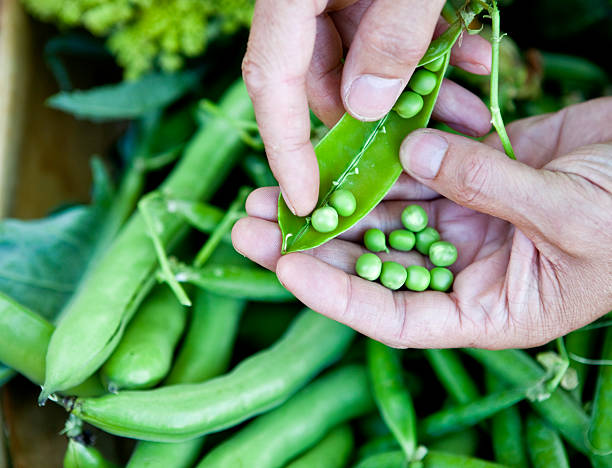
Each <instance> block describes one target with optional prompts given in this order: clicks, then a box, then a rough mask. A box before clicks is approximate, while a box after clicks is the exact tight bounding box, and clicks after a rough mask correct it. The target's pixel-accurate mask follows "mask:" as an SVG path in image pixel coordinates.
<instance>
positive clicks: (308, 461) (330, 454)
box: [286, 425, 355, 468]
mask: <svg viewBox="0 0 612 468" xmlns="http://www.w3.org/2000/svg"><path fill="white" fill-rule="evenodd" d="M354 444H355V442H354V440H353V433H352V431H351V428H350V427H349V426H347V425H344V426H338V427H336V428H335V429H332V430H331V431H330V432H329V433H328V434H327V435H326V436H325V437H324V438H323V440H321V442H319V443H318V444H317V445H315V446H314V447H313V448H311V449H310V450H308V451H307V452H305V453H304V454H302V455H300V456H299V457H298V458H296V459H295V460H293V461H292V462H291V463H289V464H288V465H287V466H286V468H313V467H317V468H343V467H345V466H346V464H347V463H348V460H349V457H350V456H351V452H352V451H353V446H354Z"/></svg>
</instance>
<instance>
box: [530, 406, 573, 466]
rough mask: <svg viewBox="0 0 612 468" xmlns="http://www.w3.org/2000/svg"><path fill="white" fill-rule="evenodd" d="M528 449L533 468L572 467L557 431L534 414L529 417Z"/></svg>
mask: <svg viewBox="0 0 612 468" xmlns="http://www.w3.org/2000/svg"><path fill="white" fill-rule="evenodd" d="M527 447H528V448H529V458H530V459H531V465H532V466H533V468H549V467H551V466H554V467H555V468H556V467H559V468H569V466H570V465H569V460H568V459H567V453H565V448H564V447H563V442H561V437H559V434H558V433H557V431H555V430H554V429H553V428H551V427H550V426H548V425H547V424H546V423H545V422H544V421H542V420H541V419H540V418H538V417H537V416H534V415H532V414H530V415H529V416H527Z"/></svg>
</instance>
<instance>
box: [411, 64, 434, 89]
mask: <svg viewBox="0 0 612 468" xmlns="http://www.w3.org/2000/svg"><path fill="white" fill-rule="evenodd" d="M437 81H438V79H437V78H436V74H435V73H433V72H430V71H429V70H424V69H422V68H421V69H420V70H417V71H415V72H414V74H413V75H412V78H410V81H409V82H408V86H410V87H411V88H412V89H413V90H414V91H416V92H417V93H419V94H420V95H421V96H427V95H428V94H429V93H431V92H432V91H433V90H434V89H435V88H436V84H437Z"/></svg>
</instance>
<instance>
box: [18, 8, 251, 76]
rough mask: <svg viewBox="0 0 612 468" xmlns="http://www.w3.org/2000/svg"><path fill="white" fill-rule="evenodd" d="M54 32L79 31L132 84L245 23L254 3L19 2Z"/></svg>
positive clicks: (170, 67) (172, 66)
mask: <svg viewBox="0 0 612 468" xmlns="http://www.w3.org/2000/svg"><path fill="white" fill-rule="evenodd" d="M22 1H23V3H24V4H25V5H26V7H27V8H28V9H29V10H30V11H31V12H32V14H33V15H35V16H37V17H38V18H40V19H42V20H44V21H51V22H54V23H56V24H57V25H59V26H60V27H64V28H66V27H78V26H82V27H85V28H86V29H88V30H89V31H91V32H92V33H93V34H95V35H97V36H102V37H107V38H108V39H107V46H108V48H109V49H110V51H111V52H112V53H113V54H114V55H115V56H116V57H117V61H118V63H119V64H120V65H121V66H122V67H123V68H124V70H125V77H126V78H127V79H134V78H138V77H139V76H141V75H142V74H143V73H146V72H148V71H150V70H152V69H153V68H154V67H156V66H158V67H160V68H161V69H163V70H166V71H174V70H177V69H179V68H180V67H181V66H182V65H183V61H184V59H185V58H186V57H194V56H197V55H199V54H201V53H202V52H203V51H204V49H205V48H206V44H207V42H208V40H209V39H210V38H211V37H214V36H215V35H217V34H219V33H224V34H231V33H233V32H235V31H236V30H237V29H239V28H241V27H248V26H250V24H251V17H252V15H253V5H254V0H22Z"/></svg>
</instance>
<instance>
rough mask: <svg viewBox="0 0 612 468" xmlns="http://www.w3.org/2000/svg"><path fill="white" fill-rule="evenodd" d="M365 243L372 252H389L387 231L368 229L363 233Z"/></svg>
mask: <svg viewBox="0 0 612 468" xmlns="http://www.w3.org/2000/svg"><path fill="white" fill-rule="evenodd" d="M363 245H365V247H366V249H368V250H369V251H370V252H388V251H389V249H387V245H386V239H385V233H384V232H382V231H381V230H380V229H376V228H372V229H368V230H367V231H366V232H365V234H364V235H363Z"/></svg>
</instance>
